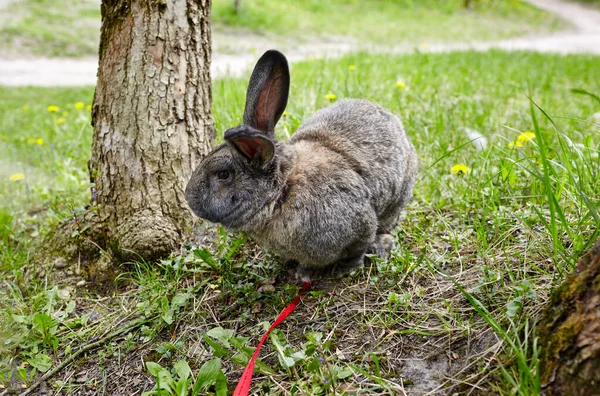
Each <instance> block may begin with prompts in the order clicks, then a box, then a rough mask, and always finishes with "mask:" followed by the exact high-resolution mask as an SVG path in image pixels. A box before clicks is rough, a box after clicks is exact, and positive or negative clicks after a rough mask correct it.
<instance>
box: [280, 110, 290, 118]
mask: <svg viewBox="0 0 600 396" xmlns="http://www.w3.org/2000/svg"><path fill="white" fill-rule="evenodd" d="M281 115H282V116H284V117H287V116H289V115H290V113H288V112H287V111H284V112H283V113H281Z"/></svg>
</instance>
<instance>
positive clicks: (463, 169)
mask: <svg viewBox="0 0 600 396" xmlns="http://www.w3.org/2000/svg"><path fill="white" fill-rule="evenodd" d="M469 172H471V169H469V167H468V166H467V165H465V164H456V165H454V166H453V167H452V173H453V174H454V175H458V174H459V173H460V174H467V173H469Z"/></svg>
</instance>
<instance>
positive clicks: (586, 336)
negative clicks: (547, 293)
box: [538, 241, 600, 396]
mask: <svg viewBox="0 0 600 396" xmlns="http://www.w3.org/2000/svg"><path fill="white" fill-rule="evenodd" d="M538 334H539V337H540V346H541V355H540V379H541V384H542V391H543V393H544V394H546V395H582V396H591V395H598V394H600V241H598V242H597V243H596V246H595V247H594V248H592V250H591V251H590V252H589V253H588V254H586V255H585V256H584V258H583V259H582V260H581V262H580V263H579V264H578V265H577V269H576V270H575V272H574V273H573V274H571V275H569V276H568V277H567V279H566V280H565V282H564V283H563V284H562V285H561V286H560V287H558V288H557V289H556V290H554V292H553V293H552V297H551V299H550V303H549V304H548V306H547V307H546V309H545V310H544V314H543V318H542V321H541V322H540V324H539V326H538Z"/></svg>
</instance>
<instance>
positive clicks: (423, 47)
mask: <svg viewBox="0 0 600 396" xmlns="http://www.w3.org/2000/svg"><path fill="white" fill-rule="evenodd" d="M427 48H429V44H427V43H421V49H427Z"/></svg>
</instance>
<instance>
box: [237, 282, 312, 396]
mask: <svg viewBox="0 0 600 396" xmlns="http://www.w3.org/2000/svg"><path fill="white" fill-rule="evenodd" d="M309 287H310V282H304V283H303V284H302V290H300V293H299V294H298V297H296V298H295V299H294V301H292V303H291V304H290V305H288V306H287V307H285V309H284V310H283V311H281V313H280V314H279V316H278V317H277V319H275V322H273V324H272V325H271V327H269V330H267V332H266V333H265V335H264V336H263V338H262V339H261V340H260V342H259V343H258V345H257V346H256V349H255V350H254V353H253V354H252V358H251V359H250V361H249V362H248V365H247V366H246V369H245V370H244V373H243V374H242V377H241V378H240V382H238V384H237V386H236V387H235V391H234V392H233V396H246V395H248V391H249V390H250V383H251V382H252V374H253V372H254V364H255V363H256V358H257V357H258V352H259V351H260V348H261V347H262V345H263V344H264V342H265V341H266V340H267V337H268V336H269V333H270V332H271V330H273V329H274V328H275V327H277V325H279V323H281V322H283V321H284V320H285V318H287V317H288V316H289V315H290V314H291V313H292V312H293V311H294V309H296V305H298V303H299V302H300V299H301V298H302V295H303V294H304V292H305V291H306V290H308V288H309Z"/></svg>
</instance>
